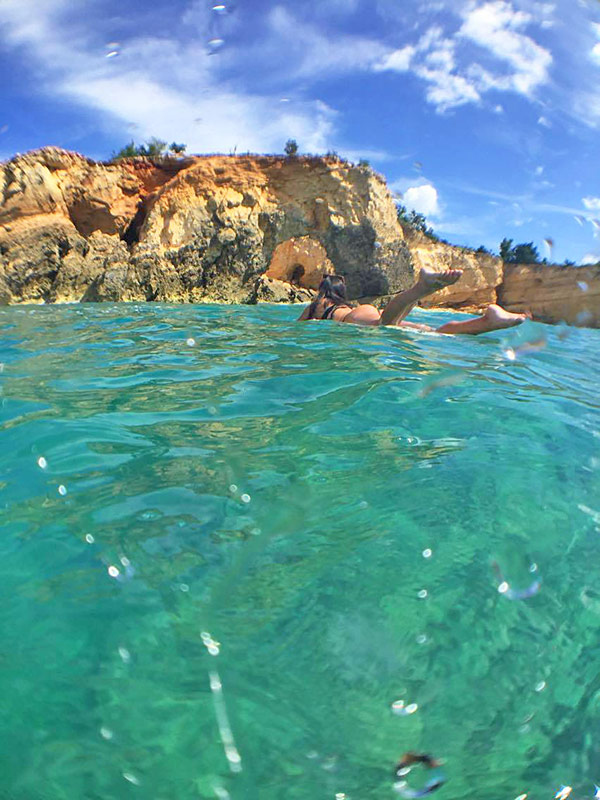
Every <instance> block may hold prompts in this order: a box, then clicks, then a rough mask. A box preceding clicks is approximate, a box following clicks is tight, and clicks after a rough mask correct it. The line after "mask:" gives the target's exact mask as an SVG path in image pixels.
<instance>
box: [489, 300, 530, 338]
mask: <svg viewBox="0 0 600 800" xmlns="http://www.w3.org/2000/svg"><path fill="white" fill-rule="evenodd" d="M483 318H484V319H485V320H487V322H488V323H489V325H490V327H489V328H488V330H490V331H497V330H500V329H501V328H513V327H514V326H515V325H521V324H522V323H523V322H525V320H526V319H529V314H513V313H512V312H511V311H506V309H504V308H502V306H498V305H496V304H495V303H493V304H492V305H491V306H488V307H487V308H486V310H485V311H484V313H483Z"/></svg>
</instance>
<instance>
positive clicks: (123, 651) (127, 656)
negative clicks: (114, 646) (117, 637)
mask: <svg viewBox="0 0 600 800" xmlns="http://www.w3.org/2000/svg"><path fill="white" fill-rule="evenodd" d="M118 653H119V655H120V656H121V659H122V661H123V663H124V664H129V662H130V661H131V653H130V652H129V650H128V649H127V648H126V647H119V650H118Z"/></svg>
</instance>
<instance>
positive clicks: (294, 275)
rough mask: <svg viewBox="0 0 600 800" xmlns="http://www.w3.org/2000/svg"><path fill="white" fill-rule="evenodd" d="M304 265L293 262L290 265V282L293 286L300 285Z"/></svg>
mask: <svg viewBox="0 0 600 800" xmlns="http://www.w3.org/2000/svg"><path fill="white" fill-rule="evenodd" d="M304 272H305V270H304V267H303V266H302V264H294V266H293V267H292V272H291V274H290V283H293V284H294V286H302V282H301V279H302V276H303V275H304Z"/></svg>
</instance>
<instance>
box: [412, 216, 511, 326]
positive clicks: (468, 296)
mask: <svg viewBox="0 0 600 800" xmlns="http://www.w3.org/2000/svg"><path fill="white" fill-rule="evenodd" d="M402 230H403V234H404V237H405V240H406V243H407V245H408V248H409V250H410V254H411V258H412V262H413V266H414V268H415V270H416V271H418V270H420V269H421V267H428V268H430V269H436V270H443V269H462V270H463V272H464V274H463V276H462V278H461V279H460V281H458V283H455V284H453V285H452V286H448V287H447V288H446V289H443V290H442V291H440V292H436V293H435V295H432V296H431V297H429V298H425V300H424V301H423V303H422V305H423V306H426V307H432V306H436V307H438V308H458V309H464V310H475V309H480V308H484V307H485V306H489V305H490V303H495V302H496V301H497V290H498V287H499V286H500V284H501V283H502V279H503V263H502V261H501V259H500V258H497V257H495V256H492V255H490V254H489V253H483V252H477V251H475V250H469V249H468V248H466V247H455V246H454V245H449V244H446V243H445V242H439V241H435V240H433V239H430V238H429V237H427V236H425V235H424V234H422V233H420V232H419V231H417V230H415V229H414V228H411V227H410V226H409V225H403V226H402Z"/></svg>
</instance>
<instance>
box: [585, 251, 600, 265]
mask: <svg viewBox="0 0 600 800" xmlns="http://www.w3.org/2000/svg"><path fill="white" fill-rule="evenodd" d="M599 261H600V255H598V254H597V253H586V254H585V255H584V256H583V258H582V259H581V264H582V266H586V265H588V264H597V263H598V262H599Z"/></svg>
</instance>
